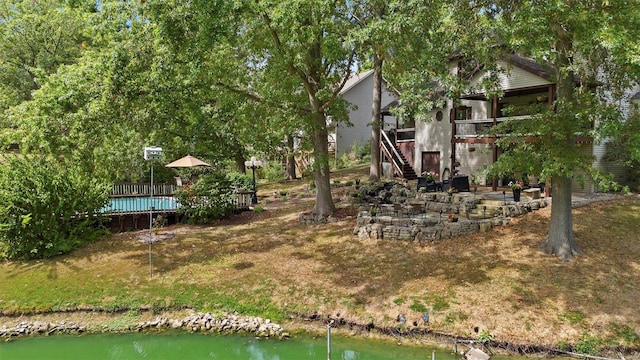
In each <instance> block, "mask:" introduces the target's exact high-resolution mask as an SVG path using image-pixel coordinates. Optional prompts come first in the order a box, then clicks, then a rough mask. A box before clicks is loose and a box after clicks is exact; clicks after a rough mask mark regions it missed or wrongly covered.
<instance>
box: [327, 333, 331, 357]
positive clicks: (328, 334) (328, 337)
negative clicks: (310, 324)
mask: <svg viewBox="0 0 640 360" xmlns="http://www.w3.org/2000/svg"><path fill="white" fill-rule="evenodd" d="M327 360H331V324H327Z"/></svg>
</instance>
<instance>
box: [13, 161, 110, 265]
mask: <svg viewBox="0 0 640 360" xmlns="http://www.w3.org/2000/svg"><path fill="white" fill-rule="evenodd" d="M107 195H108V185H107V184H106V183H105V182H102V181H100V180H99V179H96V178H94V177H93V175H92V174H90V173H86V172H84V171H82V170H81V169H80V168H79V167H77V166H75V165H74V164H69V163H65V164H63V163H60V162H58V161H56V160H54V159H52V158H49V157H39V158H36V157H31V156H24V157H18V156H11V155H9V156H7V157H6V158H5V163H4V164H2V165H1V166H0V256H3V257H6V258H9V259H34V258H46V257H51V256H55V255H58V254H61V253H65V252H68V251H71V250H73V249H75V248H77V247H78V246H80V245H82V244H84V243H86V242H89V241H92V240H94V239H96V238H97V237H98V236H99V235H100V234H102V231H101V230H100V228H99V227H98V226H96V225H99V224H100V220H101V216H100V209H101V208H103V207H104V206H105V204H106V202H107Z"/></svg>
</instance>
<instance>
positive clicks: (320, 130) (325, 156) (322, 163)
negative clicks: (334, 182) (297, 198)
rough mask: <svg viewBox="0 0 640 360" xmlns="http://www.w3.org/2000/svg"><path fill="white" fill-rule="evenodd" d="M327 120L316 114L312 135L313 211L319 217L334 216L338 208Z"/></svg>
mask: <svg viewBox="0 0 640 360" xmlns="http://www.w3.org/2000/svg"><path fill="white" fill-rule="evenodd" d="M326 121H327V120H326V118H325V117H324V115H323V114H321V113H314V123H315V126H314V129H313V132H312V134H311V141H312V142H313V157H314V163H313V173H314V175H315V182H316V206H315V208H314V210H313V212H314V213H315V214H318V215H329V214H332V213H333V212H334V211H335V209H336V207H335V205H334V203H333V198H332V197H331V183H330V174H329V140H328V139H329V131H328V130H327V123H326Z"/></svg>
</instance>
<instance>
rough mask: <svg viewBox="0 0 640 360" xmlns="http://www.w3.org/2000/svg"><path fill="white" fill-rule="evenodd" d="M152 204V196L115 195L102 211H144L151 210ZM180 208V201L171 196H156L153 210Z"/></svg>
mask: <svg viewBox="0 0 640 360" xmlns="http://www.w3.org/2000/svg"><path fill="white" fill-rule="evenodd" d="M150 205H151V197H150V196H144V197H143V196H136V197H115V198H110V199H109V204H107V206H105V207H103V208H102V209H100V212H101V213H105V214H114V213H144V212H149V206H150ZM178 208H180V203H178V202H177V201H176V199H175V198H174V197H171V196H154V197H153V211H156V212H175V211H176V210H177V209H178Z"/></svg>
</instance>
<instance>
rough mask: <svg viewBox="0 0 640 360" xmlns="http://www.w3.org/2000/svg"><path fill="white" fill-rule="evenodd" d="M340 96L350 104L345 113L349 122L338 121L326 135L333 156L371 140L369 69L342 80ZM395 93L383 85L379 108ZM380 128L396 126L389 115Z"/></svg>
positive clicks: (371, 82)
mask: <svg viewBox="0 0 640 360" xmlns="http://www.w3.org/2000/svg"><path fill="white" fill-rule="evenodd" d="M340 96H341V97H342V98H343V99H344V100H346V101H348V102H349V103H350V104H351V105H352V109H351V110H350V112H349V124H338V125H336V127H335V131H334V132H333V133H331V134H330V135H329V137H330V138H329V144H332V143H333V144H332V145H333V148H334V149H335V155H336V157H340V156H342V155H343V154H347V153H349V151H350V150H351V149H352V148H353V146H354V145H356V146H358V145H359V146H364V145H366V144H368V143H369V142H370V141H371V108H372V106H373V70H369V71H365V72H362V73H359V74H357V75H355V76H353V77H351V78H350V79H349V80H347V82H346V83H345V85H344V87H343V89H342V91H341V92H340ZM396 98H397V97H396V96H395V95H394V94H393V93H391V92H389V91H387V90H386V89H385V86H384V84H383V86H382V95H381V107H382V108H385V107H388V106H389V104H390V103H392V102H393V101H395V100H396ZM384 119H385V123H384V128H385V129H387V130H389V129H391V128H393V127H395V126H396V119H395V118H394V117H393V116H389V115H388V114H387V116H385V118H384Z"/></svg>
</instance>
